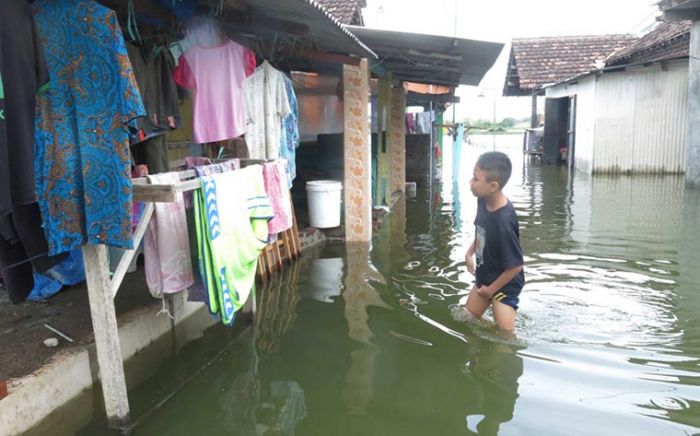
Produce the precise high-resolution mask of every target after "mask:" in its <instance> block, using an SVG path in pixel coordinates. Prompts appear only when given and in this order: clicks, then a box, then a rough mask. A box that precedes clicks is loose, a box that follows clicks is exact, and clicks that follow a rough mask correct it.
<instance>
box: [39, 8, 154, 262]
mask: <svg viewBox="0 0 700 436" xmlns="http://www.w3.org/2000/svg"><path fill="white" fill-rule="evenodd" d="M34 5H35V8H36V13H35V20H36V23H37V30H38V34H39V39H40V41H41V44H42V45H43V46H44V50H45V53H46V59H47V60H48V67H49V74H50V76H51V78H52V81H51V87H50V89H49V90H48V91H47V92H46V93H44V94H42V95H41V96H39V99H38V100H39V101H38V111H39V112H38V116H37V117H38V118H37V131H36V150H37V153H36V157H35V160H34V165H35V172H36V181H37V186H36V188H37V194H38V197H39V204H40V205H41V215H42V218H43V221H44V230H45V231H46V234H47V239H48V242H49V247H50V249H51V253H62V252H64V251H68V250H71V249H73V248H76V247H79V246H80V245H82V244H85V243H90V244H108V245H114V246H118V247H124V248H132V241H131V197H132V187H131V178H130V177H129V171H130V166H131V165H130V164H131V162H130V158H129V150H128V148H129V135H128V131H127V125H129V124H131V123H133V120H134V119H135V118H138V117H141V116H144V115H145V110H144V107H143V103H142V101H141V96H140V95H139V91H138V88H137V86H136V79H135V78H134V74H133V71H132V68H131V64H130V62H129V58H128V56H127V53H126V48H125V46H124V39H123V37H122V34H121V30H120V28H119V23H118V22H117V17H116V14H115V13H114V11H112V10H110V9H108V8H105V7H104V6H102V5H100V4H99V3H97V2H95V1H91V0H37V1H36V2H35V3H34Z"/></svg>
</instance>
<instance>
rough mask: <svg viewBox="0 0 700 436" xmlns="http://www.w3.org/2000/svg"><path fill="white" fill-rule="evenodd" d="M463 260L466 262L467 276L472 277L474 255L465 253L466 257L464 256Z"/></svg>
mask: <svg viewBox="0 0 700 436" xmlns="http://www.w3.org/2000/svg"><path fill="white" fill-rule="evenodd" d="M464 260H465V261H466V262H467V271H469V274H471V275H474V271H475V269H476V268H474V253H470V252H468V251H467V255H466V256H464Z"/></svg>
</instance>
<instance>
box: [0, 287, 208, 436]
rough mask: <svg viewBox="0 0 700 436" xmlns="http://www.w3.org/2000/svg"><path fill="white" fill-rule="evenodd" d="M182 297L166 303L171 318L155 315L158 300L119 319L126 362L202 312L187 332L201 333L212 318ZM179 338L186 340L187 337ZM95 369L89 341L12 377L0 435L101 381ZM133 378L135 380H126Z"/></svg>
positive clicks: (1, 408)
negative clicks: (31, 372) (196, 326)
mask: <svg viewBox="0 0 700 436" xmlns="http://www.w3.org/2000/svg"><path fill="white" fill-rule="evenodd" d="M117 298H119V297H117ZM185 299H186V294H185V293H181V294H178V295H175V296H173V297H172V301H171V304H170V307H171V313H173V314H174V316H175V319H171V318H169V317H168V316H167V315H160V316H156V314H157V313H158V312H159V311H160V310H161V307H160V306H159V305H151V306H149V307H145V308H141V309H136V310H133V311H131V312H129V313H127V314H125V315H124V316H122V317H120V318H119V339H120V345H121V349H122V355H123V358H124V360H125V361H126V360H127V359H129V358H131V357H132V356H134V355H135V354H136V353H137V352H139V351H140V350H143V349H144V348H146V347H147V346H148V345H149V344H151V343H153V342H154V341H156V340H157V339H159V338H161V337H162V336H163V335H166V334H169V333H174V331H175V327H176V326H177V325H179V324H180V323H182V322H183V321H185V320H187V319H188V318H191V317H193V316H194V315H198V317H202V319H203V322H202V323H199V326H198V328H197V330H199V331H198V332H192V331H190V332H188V336H193V335H195V336H196V335H199V334H201V333H202V332H203V331H204V330H205V329H206V328H208V327H210V326H212V325H214V324H215V323H216V321H215V320H214V319H213V318H212V317H211V316H209V314H208V309H207V308H206V307H205V306H204V305H203V304H201V303H188V302H186V301H185ZM192 339H194V338H192ZM181 340H182V341H183V342H188V341H189V340H191V339H190V338H181ZM97 368H98V365H97V356H96V354H95V346H94V344H92V345H90V346H88V347H86V348H85V349H83V350H82V351H77V352H75V351H74V352H70V353H65V354H59V355H57V356H56V357H54V359H53V360H52V361H51V363H49V364H47V365H45V366H44V367H42V368H41V369H39V370H38V371H36V372H34V373H33V374H31V375H29V376H26V377H22V378H21V379H18V380H15V381H14V382H13V386H12V387H10V393H9V395H8V396H7V397H6V398H4V399H3V400H0V423H2V425H1V426H0V435H2V436H4V435H16V434H20V433H23V432H25V431H27V430H29V429H30V428H31V427H33V426H35V425H36V424H38V423H39V422H40V421H41V420H42V419H44V418H46V417H47V416H49V415H50V414H51V413H52V412H53V411H54V410H56V409H57V408H59V407H61V406H63V405H64V404H65V403H67V402H68V401H70V400H72V399H74V398H75V397H77V396H78V395H80V394H81V393H82V392H83V391H84V390H85V389H88V388H90V387H92V385H93V384H94V383H96V382H97V381H98V380H99V377H98V374H97V372H98V370H97ZM127 381H128V382H129V380H127ZM132 383H133V380H132V382H129V384H130V385H131V384H132Z"/></svg>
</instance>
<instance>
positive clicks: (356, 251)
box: [343, 243, 391, 415]
mask: <svg viewBox="0 0 700 436" xmlns="http://www.w3.org/2000/svg"><path fill="white" fill-rule="evenodd" d="M370 251H371V248H370V245H369V244H362V243H348V244H347V263H348V265H347V275H346V277H345V291H344V292H343V300H344V301H345V319H346V320H347V322H348V335H349V336H350V338H351V339H352V340H354V341H356V342H358V343H359V344H361V347H360V348H357V349H355V350H353V351H352V352H351V353H350V359H351V363H350V369H349V370H348V372H347V374H346V375H345V386H344V387H343V399H344V401H345V405H346V407H347V411H348V413H350V414H353V415H364V414H365V413H366V411H367V406H368V405H369V402H370V401H371V400H372V397H373V396H374V378H375V360H376V357H377V354H378V353H379V349H378V348H377V346H376V345H374V344H373V343H372V341H371V339H372V338H373V337H374V333H373V332H372V330H371V328H370V326H369V308H370V307H378V308H382V309H391V306H389V305H388V304H386V303H385V302H384V300H383V299H382V297H381V295H380V294H379V291H378V290H377V289H376V288H375V287H374V285H373V283H380V284H386V280H385V279H384V277H383V276H382V275H381V274H379V272H378V271H377V270H376V269H375V268H374V266H373V265H372V263H371V259H370Z"/></svg>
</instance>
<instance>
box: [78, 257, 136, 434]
mask: <svg viewBox="0 0 700 436" xmlns="http://www.w3.org/2000/svg"><path fill="white" fill-rule="evenodd" d="M83 263H84V264H85V278H86V280H87V288H88V298H89V300H90V315H91V318H92V328H93V330H94V332H95V347H96V348H97V363H98V364H99V367H100V381H101V383H102V395H103V397H104V402H105V411H106V412H107V423H108V425H109V427H110V428H112V429H116V430H124V429H126V428H127V427H128V425H129V420H130V417H129V399H128V397H127V392H126V377H125V376H124V364H123V363H122V362H123V361H122V349H121V345H120V343H119V327H118V326H117V314H116V312H115V311H114V298H112V293H111V292H110V281H109V260H108V258H107V246H106V245H91V244H87V245H84V246H83Z"/></svg>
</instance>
